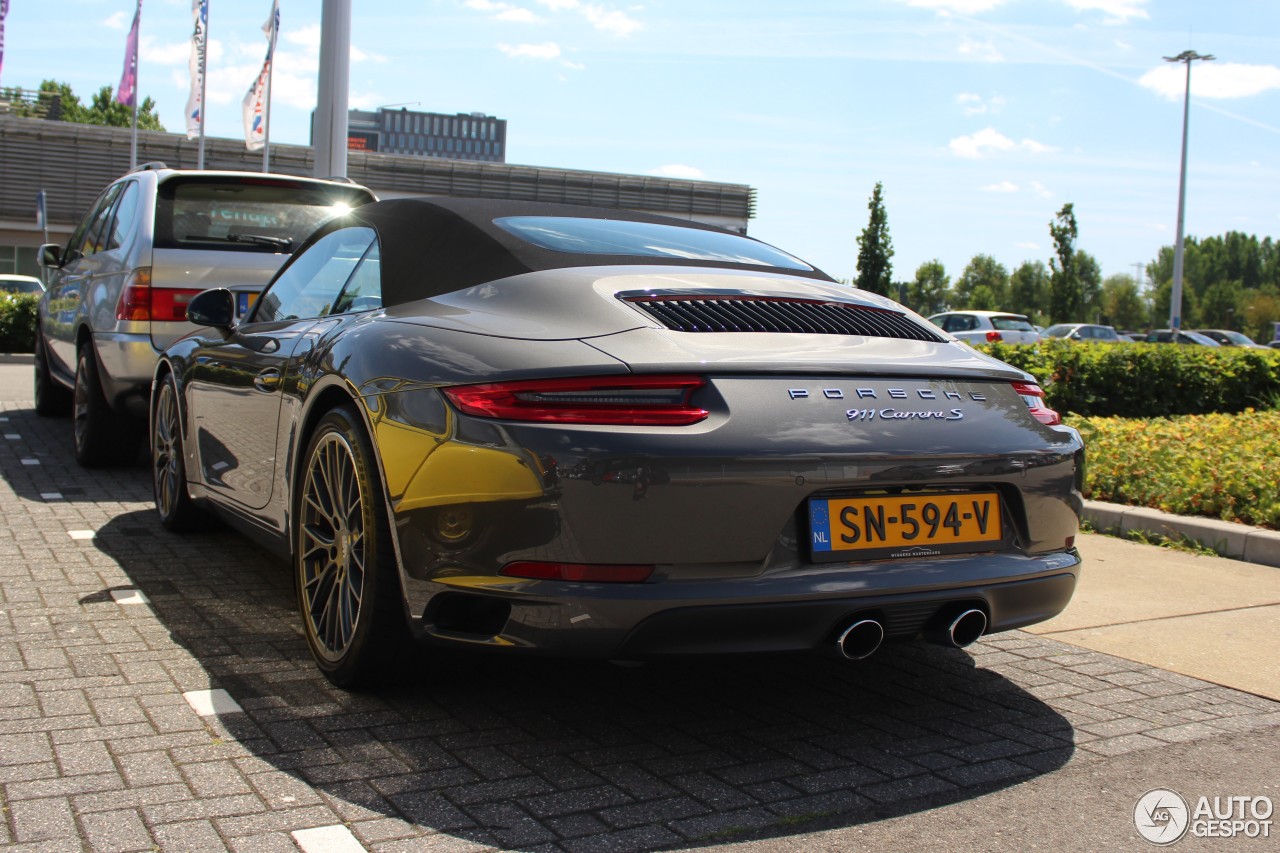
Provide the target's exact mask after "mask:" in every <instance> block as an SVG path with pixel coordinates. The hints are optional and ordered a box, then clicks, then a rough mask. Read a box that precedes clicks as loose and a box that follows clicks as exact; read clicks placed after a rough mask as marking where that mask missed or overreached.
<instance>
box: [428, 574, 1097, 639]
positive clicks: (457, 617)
mask: <svg viewBox="0 0 1280 853" xmlns="http://www.w3.org/2000/svg"><path fill="white" fill-rule="evenodd" d="M984 566H985V571H983V570H982V569H983V567H984ZM1079 566H1080V556H1079V554H1078V552H1076V551H1075V550H1074V549H1071V550H1070V551H1064V552H1059V553H1055V554H1050V555H1044V556H1040V557H1025V556H1015V555H985V556H975V557H964V558H952V559H950V560H945V559H944V560H937V561H933V562H932V565H930V566H924V567H921V566H919V564H916V565H914V566H912V567H910V568H909V567H908V566H907V565H906V564H903V565H902V568H903V570H904V571H903V574H904V575H906V577H902V576H897V572H896V571H894V568H895V564H892V563H889V564H880V567H881V568H884V569H886V570H885V571H876V570H875V569H876V567H875V566H872V567H870V569H869V568H868V567H866V566H863V567H856V566H850V567H849V568H848V569H843V570H842V569H834V570H830V569H824V570H821V571H812V572H803V573H799V574H797V575H795V576H790V577H775V578H771V579H770V578H757V579H751V580H743V581H716V582H678V583H661V582H659V583H646V584H570V583H563V582H549V581H527V582H525V581H513V582H511V583H509V584H507V583H499V584H496V585H495V584H494V583H493V582H492V579H491V580H490V582H488V583H486V584H485V585H484V586H482V587H473V588H467V586H466V585H465V584H460V585H452V584H451V585H449V586H448V587H447V588H446V589H444V590H443V591H438V592H437V593H436V594H435V595H434V596H432V597H431V600H430V603H429V604H428V605H427V607H426V609H425V611H424V612H423V613H422V614H421V615H420V618H418V619H415V620H413V621H414V624H415V627H416V629H417V631H416V632H417V633H418V635H419V636H420V638H422V639H424V640H426V641H428V642H432V643H443V644H448V645H465V646H473V647H474V646H480V647H490V648H493V649H494V650H495V651H499V650H501V651H507V652H519V651H522V650H523V651H526V652H545V653H549V654H555V655H560V656H572V657H596V658H631V659H635V658H649V657H662V656H669V655H689V654H725V653H735V652H782V651H805V650H823V649H828V648H834V645H833V644H834V641H835V638H836V637H837V636H838V635H839V633H840V631H841V630H843V628H845V627H847V626H848V625H849V624H851V622H852V621H854V620H855V619H857V618H868V617H871V618H876V619H878V620H879V621H880V622H881V623H882V624H883V625H884V627H885V633H886V635H887V637H888V638H889V639H896V640H910V639H914V638H916V637H917V636H919V635H920V634H921V633H922V632H925V631H927V630H929V629H930V628H933V627H935V626H936V624H937V623H938V622H939V621H940V620H944V619H946V618H947V617H949V616H954V615H955V613H956V612H958V611H959V610H961V609H968V608H970V607H977V608H979V609H981V610H983V611H984V613H985V614H986V615H987V619H988V628H987V632H986V633H995V632H999V631H1007V630H1011V629H1014V628H1021V627H1024V626H1027V625H1032V624H1035V623H1037V622H1042V621H1044V620H1047V619H1050V618H1052V617H1054V616H1056V615H1057V614H1058V613H1060V612H1062V610H1063V609H1065V608H1066V606H1067V603H1068V602H1069V601H1070V600H1071V595H1072V593H1073V592H1074V590H1075V585H1076V579H1077V575H1078V571H1079ZM952 570H954V571H952ZM928 575H933V580H934V581H935V583H933V584H928V583H924V582H923V581H924V580H925V579H926V577H927V576H928ZM978 575H985V576H986V577H985V579H979V578H978V577H977V576H978ZM944 578H946V579H948V580H949V581H950V583H948V582H947V580H944ZM459 580H462V579H459ZM940 580H941V581H942V582H941V583H937V581H940ZM903 581H905V583H903ZM437 589H438V590H439V587H437Z"/></svg>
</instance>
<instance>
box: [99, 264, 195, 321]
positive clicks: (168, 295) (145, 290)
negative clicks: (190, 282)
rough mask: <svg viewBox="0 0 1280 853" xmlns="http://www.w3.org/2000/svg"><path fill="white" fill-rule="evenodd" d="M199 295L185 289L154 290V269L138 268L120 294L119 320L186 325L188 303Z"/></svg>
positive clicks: (117, 315) (117, 307)
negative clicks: (152, 271) (152, 273)
mask: <svg viewBox="0 0 1280 853" xmlns="http://www.w3.org/2000/svg"><path fill="white" fill-rule="evenodd" d="M199 292H200V291H199V290H190V289H183V288H173V287H152V286H151V268H150V267H138V268H137V269H136V270H134V271H133V272H132V273H131V274H130V275H129V280H128V281H126V282H125V284H124V288H123V289H121V291H120V302H119V304H118V305H117V306H116V319H117V320H140V321H142V322H149V321H151V320H157V321H165V322H168V321H174V322H179V323H182V322H185V321H186V319H187V303H189V302H190V301H191V297H193V296H195V295H196V294H197V293H199Z"/></svg>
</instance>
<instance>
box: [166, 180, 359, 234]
mask: <svg viewBox="0 0 1280 853" xmlns="http://www.w3.org/2000/svg"><path fill="white" fill-rule="evenodd" d="M370 201H373V198H372V197H371V196H370V195H369V193H368V191H367V190H365V189H363V188H361V187H350V188H348V187H324V186H315V185H308V184H295V183H292V182H290V181H281V180H276V179H272V178H227V177H225V176H188V177H182V178H175V179H173V180H169V181H166V182H165V183H163V184H161V185H160V188H159V194H158V197H157V199H156V227H155V246H156V248H158V249H219V250H227V251H233V252H235V251H240V252H291V251H293V250H294V249H296V248H298V246H300V245H301V244H302V241H303V240H305V239H306V238H307V237H308V236H310V235H311V232H312V231H315V230H316V228H318V227H319V226H320V225H322V224H324V223H325V222H328V221H329V220H330V219H333V218H334V217H335V216H341V215H342V214H343V213H346V212H347V211H349V210H351V209H352V208H355V207H359V206H360V205H362V204H366V203H367V202H370Z"/></svg>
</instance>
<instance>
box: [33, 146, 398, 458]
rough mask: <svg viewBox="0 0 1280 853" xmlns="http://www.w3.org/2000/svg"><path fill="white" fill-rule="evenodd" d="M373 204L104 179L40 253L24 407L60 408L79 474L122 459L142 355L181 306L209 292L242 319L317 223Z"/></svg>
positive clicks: (338, 190)
mask: <svg viewBox="0 0 1280 853" xmlns="http://www.w3.org/2000/svg"><path fill="white" fill-rule="evenodd" d="M374 200H375V198H374V195H373V193H371V192H370V191H369V190H367V189H365V188H364V187H360V186H356V185H355V184H352V183H350V182H341V181H321V180H315V179H312V178H301V177H294V176H290V175H275V174H259V173H248V172H210V171H181V170H175V169H168V168H165V167H164V165H163V164H161V163H152V164H147V165H144V166H140V167H139V168H137V169H135V170H133V171H131V172H129V173H128V174H126V175H124V176H123V177H121V178H119V179H118V180H116V181H114V182H112V183H111V184H110V185H108V186H107V188H106V189H104V190H103V191H102V194H101V195H99V196H98V199H97V200H96V201H95V202H94V203H93V205H92V206H91V207H90V208H89V212H88V213H87V214H86V215H85V217H84V219H83V220H82V221H81V222H80V224H79V225H78V226H77V227H76V229H75V231H74V232H73V233H72V235H71V239H70V240H69V241H68V242H67V245H66V246H65V247H63V246H59V245H58V244H56V243H48V244H45V245H44V246H41V247H40V255H39V261H40V263H41V265H42V266H43V267H44V268H45V269H46V270H47V271H48V280H49V287H48V290H47V291H46V292H45V294H44V296H43V297H42V298H41V300H40V306H39V309H38V318H37V330H36V342H35V403H36V411H37V412H38V413H39V414H41V415H57V414H65V413H66V411H67V410H68V409H71V410H72V415H73V419H74V429H73V434H74V437H75V455H76V459H77V460H78V461H79V462H80V464H82V465H88V466H92V465H103V464H108V463H112V462H117V461H128V460H132V459H134V458H135V457H136V455H137V451H138V448H139V447H140V445H141V443H142V441H143V440H144V439H145V438H146V435H147V432H146V424H145V417H146V413H147V401H148V399H149V398H150V393H151V377H152V373H153V372H154V368H155V363H156V358H157V357H158V356H159V354H160V351H161V350H163V349H164V348H165V347H166V346H168V345H169V344H170V343H172V342H173V341H175V340H177V339H178V338H180V337H182V336H183V335H185V334H186V333H187V332H189V331H191V330H192V329H194V328H195V327H194V326H192V325H191V324H189V323H187V322H186V310H187V303H188V302H189V301H190V300H191V297H192V296H194V295H195V294H197V293H199V292H200V291H201V290H204V289H206V288H207V287H208V286H209V285H210V283H212V282H216V283H218V284H220V285H224V286H229V287H230V288H231V290H232V291H233V293H234V296H235V301H236V307H237V310H238V311H239V312H241V313H243V312H244V311H246V310H248V308H249V306H250V305H252V304H253V301H254V299H256V298H257V295H258V292H259V291H260V290H261V289H262V287H263V285H265V284H266V283H267V281H268V280H270V278H271V276H272V275H273V274H274V273H275V271H276V270H278V269H279V268H280V266H281V264H283V263H284V262H285V260H286V259H287V258H288V257H289V255H290V253H291V252H292V251H293V250H294V249H296V248H297V247H298V246H299V245H301V243H302V241H303V240H305V239H306V238H307V236H308V235H310V234H311V232H312V231H314V230H315V229H316V227H317V226H319V225H320V224H322V223H324V222H326V221H328V220H330V219H333V218H334V217H336V216H339V215H341V214H343V213H345V212H349V211H350V210H352V209H353V208H356V207H359V206H360V205H362V204H366V203H367V202H371V201H374Z"/></svg>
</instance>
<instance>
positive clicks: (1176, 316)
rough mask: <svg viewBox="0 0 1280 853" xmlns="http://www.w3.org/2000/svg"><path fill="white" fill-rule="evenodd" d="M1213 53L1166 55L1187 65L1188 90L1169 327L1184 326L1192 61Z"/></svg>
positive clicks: (1185, 103)
mask: <svg viewBox="0 0 1280 853" xmlns="http://www.w3.org/2000/svg"><path fill="white" fill-rule="evenodd" d="M1214 58H1215V57H1213V56H1212V55H1209V54H1204V55H1201V54H1199V53H1196V52H1195V51H1194V50H1184V51H1183V52H1182V53H1180V54H1178V55H1177V56H1166V57H1165V58H1164V61H1165V62H1183V63H1186V66H1187V91H1186V95H1185V97H1184V98H1183V101H1182V172H1181V174H1180V176H1179V178H1178V238H1177V242H1176V243H1174V246H1173V292H1172V293H1171V294H1170V295H1169V328H1170V329H1173V330H1174V331H1175V332H1176V331H1177V330H1178V329H1180V328H1182V226H1183V222H1184V221H1185V219H1186V209H1187V120H1188V118H1190V115H1191V63H1192V62H1194V61H1195V60H1197V59H1203V60H1205V61H1209V60H1212V59H1214Z"/></svg>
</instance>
